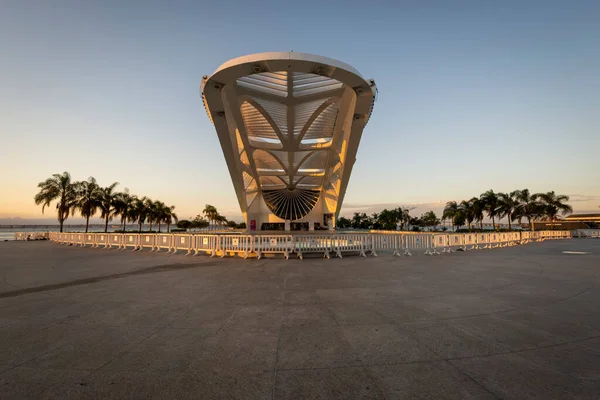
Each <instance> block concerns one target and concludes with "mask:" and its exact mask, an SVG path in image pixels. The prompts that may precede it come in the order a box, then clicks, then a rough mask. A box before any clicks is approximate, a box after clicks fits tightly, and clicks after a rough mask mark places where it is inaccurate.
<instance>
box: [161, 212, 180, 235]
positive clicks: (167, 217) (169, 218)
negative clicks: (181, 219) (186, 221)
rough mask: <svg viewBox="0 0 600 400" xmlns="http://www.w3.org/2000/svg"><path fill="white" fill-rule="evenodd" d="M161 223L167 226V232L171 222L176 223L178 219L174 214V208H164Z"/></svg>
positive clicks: (169, 229)
mask: <svg viewBox="0 0 600 400" xmlns="http://www.w3.org/2000/svg"><path fill="white" fill-rule="evenodd" d="M163 218H164V219H163V222H164V223H165V224H167V232H170V231H171V228H170V227H171V224H172V223H173V222H175V223H177V221H178V218H177V214H175V206H170V207H169V206H166V207H165V209H164V213H163Z"/></svg>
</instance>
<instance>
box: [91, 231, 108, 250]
mask: <svg viewBox="0 0 600 400" xmlns="http://www.w3.org/2000/svg"><path fill="white" fill-rule="evenodd" d="M108 239H109V238H108V235H107V234H106V233H97V234H96V245H95V246H94V247H96V248H98V247H100V246H104V248H105V249H106V248H108V246H109V244H108Z"/></svg>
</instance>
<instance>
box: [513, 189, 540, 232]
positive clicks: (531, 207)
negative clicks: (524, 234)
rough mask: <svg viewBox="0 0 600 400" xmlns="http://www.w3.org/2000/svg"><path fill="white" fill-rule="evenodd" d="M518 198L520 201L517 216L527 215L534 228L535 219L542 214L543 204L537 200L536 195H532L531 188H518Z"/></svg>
mask: <svg viewBox="0 0 600 400" xmlns="http://www.w3.org/2000/svg"><path fill="white" fill-rule="evenodd" d="M516 192H517V193H516V198H517V201H518V202H519V205H518V206H517V209H516V212H515V216H516V217H517V218H522V217H525V218H527V222H528V224H529V226H530V228H531V230H532V231H533V230H534V226H533V221H534V220H535V218H536V217H537V216H538V215H540V214H541V211H542V210H541V204H540V203H539V202H538V201H537V197H536V195H532V194H531V193H530V192H529V189H523V190H517V191H516Z"/></svg>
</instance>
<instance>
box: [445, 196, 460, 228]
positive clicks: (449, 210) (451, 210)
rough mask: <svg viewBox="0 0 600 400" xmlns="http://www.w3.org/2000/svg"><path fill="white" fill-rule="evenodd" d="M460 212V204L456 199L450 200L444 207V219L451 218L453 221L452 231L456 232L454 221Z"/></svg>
mask: <svg viewBox="0 0 600 400" xmlns="http://www.w3.org/2000/svg"><path fill="white" fill-rule="evenodd" d="M459 213H460V210H459V208H458V204H456V202H455V201H449V202H447V203H446V207H444V213H443V214H442V220H443V221H447V220H450V221H451V223H452V231H453V232H454V222H455V221H456V217H457V216H458V214H459Z"/></svg>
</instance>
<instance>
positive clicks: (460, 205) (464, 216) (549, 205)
mask: <svg viewBox="0 0 600 400" xmlns="http://www.w3.org/2000/svg"><path fill="white" fill-rule="evenodd" d="M567 201H569V196H566V195H559V194H556V193H555V192H554V191H551V192H547V193H534V194H532V193H531V192H530V191H529V189H522V190H514V191H512V192H510V193H495V192H494V191H493V190H488V191H486V192H485V193H483V194H481V195H480V196H479V197H472V198H471V199H470V200H463V201H461V202H456V201H449V202H447V203H446V206H445V207H444V211H443V214H442V219H441V220H440V219H438V217H437V215H436V214H435V213H434V212H433V211H428V212H426V213H424V214H422V215H421V216H420V217H411V216H410V210H409V209H408V208H406V207H398V208H395V209H392V210H388V209H384V210H382V211H381V212H379V213H374V214H373V215H372V216H369V215H367V214H365V213H358V212H356V213H354V215H353V217H352V218H351V219H349V218H345V217H340V218H339V219H338V224H337V226H338V227H339V228H342V229H343V228H354V229H383V230H397V229H398V228H400V230H404V228H405V227H408V226H411V227H413V229H419V228H420V227H432V228H433V229H435V227H436V226H437V225H439V224H440V223H441V222H442V221H450V223H451V225H452V230H453V231H454V228H455V227H457V229H458V228H460V227H461V226H464V225H465V224H466V225H467V227H468V229H469V231H470V230H472V226H473V223H479V228H480V229H483V219H484V218H485V215H486V214H487V217H488V218H490V219H491V220H492V227H493V229H494V230H496V218H498V219H502V218H507V220H508V225H509V229H512V222H514V221H518V222H519V224H520V223H521V222H522V220H523V219H524V218H526V219H527V221H528V224H529V226H530V228H531V230H533V223H534V221H536V220H542V221H550V224H551V225H552V224H553V223H554V221H555V220H556V219H557V217H558V216H559V215H563V216H564V215H569V214H571V213H572V212H573V208H572V207H571V206H570V205H569V204H567Z"/></svg>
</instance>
